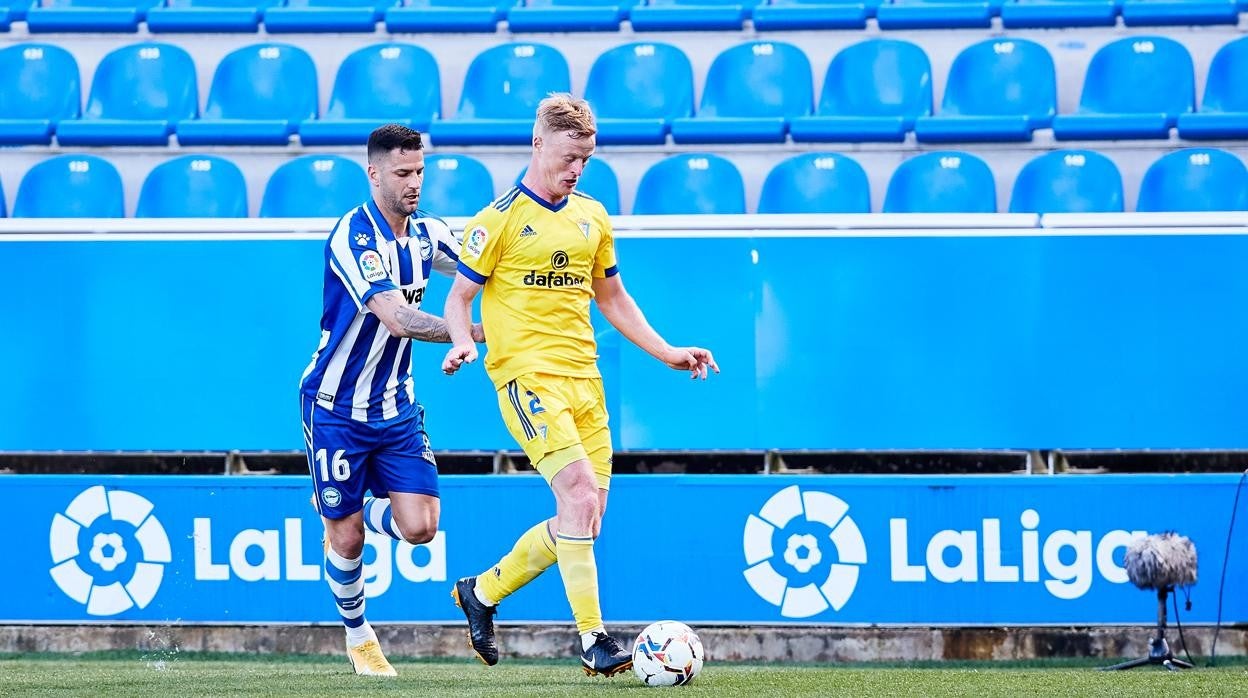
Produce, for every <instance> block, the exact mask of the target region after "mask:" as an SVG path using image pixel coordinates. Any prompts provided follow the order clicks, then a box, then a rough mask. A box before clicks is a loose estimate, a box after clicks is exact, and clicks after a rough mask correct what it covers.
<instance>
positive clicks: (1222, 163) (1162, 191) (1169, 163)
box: [1135, 148, 1248, 211]
mask: <svg viewBox="0 0 1248 698" xmlns="http://www.w3.org/2000/svg"><path fill="white" fill-rule="evenodd" d="M1135 210H1137V211H1244V210H1248V169H1246V168H1245V167H1244V163H1243V162H1241V161H1240V159H1239V158H1237V157H1235V156H1234V155H1232V154H1230V153H1228V152H1226V151H1225V150H1218V149H1216V148H1187V149H1184V150H1176V151H1174V152H1173V153H1167V154H1165V155H1163V156H1161V157H1160V158H1158V159H1157V161H1156V162H1154V163H1153V164H1152V165H1151V166H1149V168H1148V171H1146V172H1145V173H1144V180H1143V181H1142V182H1140V198H1139V202H1138V203H1137V204H1136V207H1135Z"/></svg>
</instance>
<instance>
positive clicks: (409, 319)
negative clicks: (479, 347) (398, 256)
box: [368, 291, 485, 343]
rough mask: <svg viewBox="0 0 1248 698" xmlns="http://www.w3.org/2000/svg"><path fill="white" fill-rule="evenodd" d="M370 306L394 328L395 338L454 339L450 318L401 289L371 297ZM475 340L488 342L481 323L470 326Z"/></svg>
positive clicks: (386, 324)
mask: <svg viewBox="0 0 1248 698" xmlns="http://www.w3.org/2000/svg"><path fill="white" fill-rule="evenodd" d="M368 309H369V310H371V311H372V312H373V314H374V315H376V316H377V319H378V320H381V324H383V325H385V326H386V329H388V330H390V336H392V337H409V338H411V339H419V340H421V341H423V342H442V343H447V342H450V341H451V333H450V331H449V330H448V329H447V326H446V321H444V320H443V319H442V318H440V317H438V316H437V315H430V314H429V313H426V312H425V311H423V310H421V309H420V308H417V307H416V306H414V305H408V303H407V300H406V299H404V298H403V294H402V293H400V292H399V291H382V292H381V293H377V294H374V295H373V297H372V298H369V299H368ZM470 334H471V336H472V339H473V341H477V342H484V341H485V333H484V332H482V330H481V325H473V326H472V327H471V328H470Z"/></svg>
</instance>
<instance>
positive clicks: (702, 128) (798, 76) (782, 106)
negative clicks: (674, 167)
mask: <svg viewBox="0 0 1248 698" xmlns="http://www.w3.org/2000/svg"><path fill="white" fill-rule="evenodd" d="M813 104H814V78H813V77H812V76H811V70H810V60H809V59H807V58H806V54H805V53H804V52H803V51H802V50H801V49H800V48H798V47H796V46H794V45H793V44H787V43H783V42H779V41H751V42H746V43H743V44H737V45H736V46H732V47H730V48H727V49H724V51H723V52H722V53H720V54H719V55H718V56H716V57H715V60H714V61H713V62H712V63H711V68H710V70H709V71H707V74H706V83H705V84H704V85H703V88H702V102H701V104H700V105H699V106H698V113H697V115H696V116H692V117H682V118H678V119H674V120H673V121H672V139H673V140H675V141H676V142H677V143H783V142H784V141H785V135H786V134H787V133H788V127H789V124H788V122H789V121H790V120H792V119H794V118H797V117H801V116H810V113H811V108H812V105H813Z"/></svg>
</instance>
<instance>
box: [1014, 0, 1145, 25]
mask: <svg viewBox="0 0 1248 698" xmlns="http://www.w3.org/2000/svg"><path fill="white" fill-rule="evenodd" d="M1120 4H1121V2H1120V0H1010V1H1009V2H1006V3H1005V4H1004V5H1002V6H1001V24H1002V25H1003V26H1005V27H1006V28H1008V29H1050V28H1059V27H1112V26H1114V25H1115V24H1116V23H1117V22H1118V8H1119V5H1120Z"/></svg>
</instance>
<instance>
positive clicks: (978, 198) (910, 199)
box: [884, 151, 997, 213]
mask: <svg viewBox="0 0 1248 698" xmlns="http://www.w3.org/2000/svg"><path fill="white" fill-rule="evenodd" d="M996 211H997V186H996V183H995V181H994V180H993V177H992V170H990V169H989V168H988V164H987V163H985V162H984V161H983V160H980V159H979V158H977V157H975V156H974V155H971V154H970V153H962V152H957V151H943V152H941V151H937V152H931V153H923V154H922V155H917V156H915V157H913V158H910V159H909V160H907V161H905V162H903V163H901V165H899V166H898V167H897V169H896V170H895V171H894V172H893V176H892V178H891V179H889V181H888V191H887V192H885V194H884V212H885V213H996Z"/></svg>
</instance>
